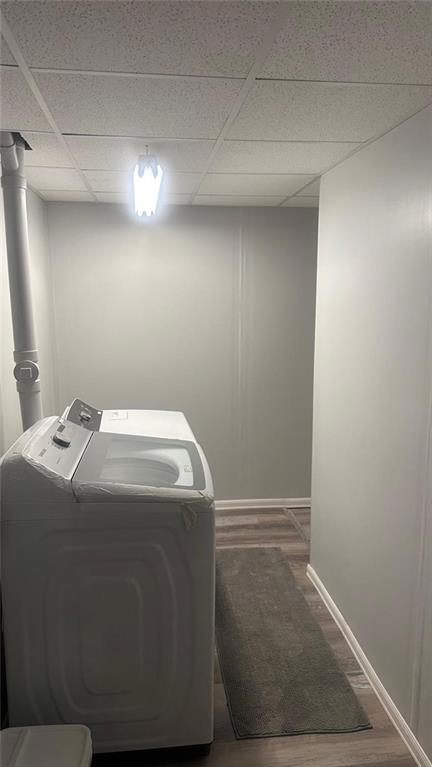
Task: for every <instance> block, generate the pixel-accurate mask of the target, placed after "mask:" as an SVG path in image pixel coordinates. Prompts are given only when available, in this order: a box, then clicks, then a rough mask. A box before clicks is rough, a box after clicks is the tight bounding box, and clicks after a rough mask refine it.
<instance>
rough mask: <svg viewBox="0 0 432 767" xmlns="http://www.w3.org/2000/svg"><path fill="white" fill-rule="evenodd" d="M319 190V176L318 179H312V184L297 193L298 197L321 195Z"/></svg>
mask: <svg viewBox="0 0 432 767" xmlns="http://www.w3.org/2000/svg"><path fill="white" fill-rule="evenodd" d="M319 190H320V179H319V178H317V179H316V181H312V183H311V184H308V186H305V188H304V189H302V190H301V191H300V192H297V195H298V197H319Z"/></svg>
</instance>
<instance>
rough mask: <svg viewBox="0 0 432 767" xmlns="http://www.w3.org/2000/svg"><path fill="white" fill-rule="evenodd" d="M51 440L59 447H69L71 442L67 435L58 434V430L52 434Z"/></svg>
mask: <svg viewBox="0 0 432 767" xmlns="http://www.w3.org/2000/svg"><path fill="white" fill-rule="evenodd" d="M52 440H53V442H55V444H56V445H60V447H69V445H70V443H71V441H70V439H69V437H65V436H64V435H63V434H59V433H58V432H56V433H55V434H54V436H53V438H52Z"/></svg>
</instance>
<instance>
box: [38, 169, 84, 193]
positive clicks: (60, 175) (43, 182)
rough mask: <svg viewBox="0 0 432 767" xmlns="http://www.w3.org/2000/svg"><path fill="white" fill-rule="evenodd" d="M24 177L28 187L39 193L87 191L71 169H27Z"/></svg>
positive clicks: (76, 173) (75, 172)
mask: <svg viewBox="0 0 432 767" xmlns="http://www.w3.org/2000/svg"><path fill="white" fill-rule="evenodd" d="M26 176H27V181H28V183H29V185H30V186H31V187H33V188H34V189H36V190H37V191H39V192H42V191H44V190H49V191H55V190H60V191H69V192H71V191H82V192H85V191H87V190H86V187H85V185H84V182H83V181H82V179H81V176H80V175H79V173H78V172H77V171H76V170H72V169H71V168H27V169H26Z"/></svg>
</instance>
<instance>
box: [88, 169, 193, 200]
mask: <svg viewBox="0 0 432 767" xmlns="http://www.w3.org/2000/svg"><path fill="white" fill-rule="evenodd" d="M84 174H85V177H86V179H87V181H88V182H89V184H90V186H91V188H92V189H93V190H94V191H95V192H113V193H123V194H128V192H129V189H130V185H131V175H132V174H131V173H123V172H121V171H104V170H90V171H84ZM199 178H200V174H199V173H167V174H166V176H165V178H164V180H163V182H162V183H163V187H162V192H163V194H164V195H166V194H186V195H189V194H190V193H191V192H192V191H193V190H194V189H195V186H196V184H197V183H198V180H199Z"/></svg>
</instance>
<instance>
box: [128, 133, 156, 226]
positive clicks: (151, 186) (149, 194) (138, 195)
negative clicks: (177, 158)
mask: <svg viewBox="0 0 432 767" xmlns="http://www.w3.org/2000/svg"><path fill="white" fill-rule="evenodd" d="M162 178H163V170H162V168H161V166H160V165H159V163H158V161H157V158H156V157H154V156H153V155H149V154H148V148H147V154H146V155H141V156H140V157H138V162H137V164H136V165H135V168H134V172H133V192H134V210H135V213H136V215H137V216H139V217H140V218H141V217H142V216H143V215H144V214H145V215H146V216H148V217H149V216H154V214H155V213H156V208H157V204H158V199H159V193H160V188H161V183H162Z"/></svg>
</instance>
